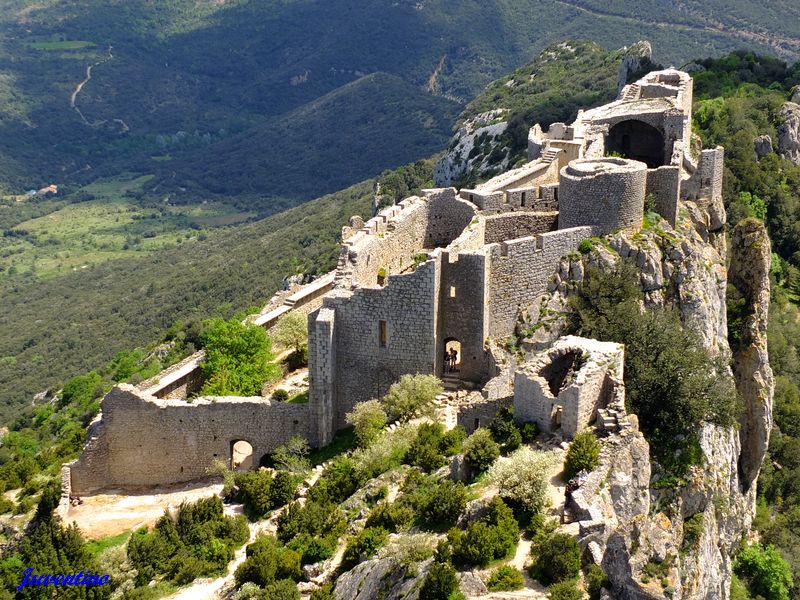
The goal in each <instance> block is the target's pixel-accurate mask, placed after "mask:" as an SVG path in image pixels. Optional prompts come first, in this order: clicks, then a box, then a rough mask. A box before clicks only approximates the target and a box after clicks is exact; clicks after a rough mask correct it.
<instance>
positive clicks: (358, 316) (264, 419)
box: [67, 69, 725, 494]
mask: <svg viewBox="0 0 800 600" xmlns="http://www.w3.org/2000/svg"><path fill="white" fill-rule="evenodd" d="M691 105H692V80H691V78H690V77H689V76H688V75H687V74H686V73H683V72H680V71H676V70H673V69H669V70H664V71H658V72H653V73H650V74H649V75H647V76H645V77H644V78H642V79H641V80H639V81H637V82H636V83H634V84H631V85H627V86H625V87H624V88H623V89H622V91H621V93H620V95H619V97H618V99H617V100H615V101H614V102H611V103H610V104H607V105H604V106H601V107H598V108H594V109H591V110H586V111H581V112H579V114H578V116H577V118H576V120H575V122H574V123H572V124H570V125H567V124H562V123H554V124H552V125H550V127H549V129H548V130H547V131H546V132H545V131H543V129H542V128H541V127H540V126H539V125H535V126H534V127H532V128H531V130H530V133H529V138H528V154H529V162H528V163H527V164H525V165H524V166H522V167H520V168H517V169H513V170H511V171H508V172H506V173H504V174H501V175H499V176H497V177H495V178H494V179H491V180H490V181H487V182H485V183H483V184H481V185H480V186H478V187H476V188H475V189H462V190H460V191H457V190H456V189H453V188H447V189H434V190H425V191H423V192H422V195H421V196H419V197H411V198H407V199H405V200H403V201H402V202H400V203H399V204H397V205H394V206H391V207H389V208H386V209H385V210H383V211H381V212H380V213H378V214H377V215H376V216H375V217H373V218H372V219H370V220H368V221H366V222H365V221H363V220H362V219H361V218H359V217H353V218H352V219H351V220H350V223H349V225H348V226H346V227H344V228H343V232H342V250H341V255H340V258H339V263H338V265H337V267H336V269H335V271H333V272H331V273H329V274H327V275H325V276H324V277H321V278H320V279H318V280H317V281H315V282H313V283H311V284H308V285H306V286H301V287H298V288H296V289H293V290H289V291H287V292H281V293H279V294H277V295H276V296H275V297H274V298H273V299H272V300H271V301H270V303H269V304H268V305H267V307H265V309H264V311H262V313H261V314H259V315H257V316H254V317H253V318H252V319H253V322H255V323H256V324H258V325H261V326H263V327H265V328H267V329H268V330H269V329H271V328H272V327H274V325H275V323H276V322H277V320H278V319H279V318H280V317H281V316H283V315H284V314H287V313H289V312H292V311H300V312H301V313H303V314H306V315H307V316H308V362H309V367H308V394H309V402H308V403H307V404H286V403H280V402H275V401H272V400H269V399H267V398H265V397H254V398H197V399H194V400H193V401H192V402H187V400H186V399H187V397H188V396H189V395H191V394H193V393H195V392H197V391H198V390H199V389H200V388H201V386H202V376H201V372H200V369H199V365H200V363H201V361H202V360H203V355H202V353H197V354H195V355H193V356H191V357H189V358H188V359H186V360H185V361H183V362H182V363H180V364H178V365H175V366H173V367H171V368H169V369H167V370H166V371H164V372H162V373H160V374H159V375H158V376H156V377H155V378H153V379H152V380H150V381H147V382H144V383H143V384H141V385H139V386H132V385H127V384H123V385H119V386H116V387H115V388H114V389H113V390H111V392H109V393H108V395H107V396H106V397H105V398H104V400H103V403H102V413H101V415H100V416H99V417H98V419H96V420H95V422H94V423H93V425H92V427H91V430H90V435H89V439H88V441H87V444H86V447H85V449H84V451H83V453H82V455H81V457H80V459H79V460H78V461H76V462H75V463H73V464H72V465H70V466H69V473H68V477H67V479H68V481H69V482H70V484H71V487H72V491H73V493H77V494H85V493H88V492H91V491H93V490H98V489H102V488H110V487H116V488H130V487H136V486H151V485H157V484H164V483H175V482H180V481H189V480H192V479H197V478H201V477H204V476H205V475H206V474H207V469H208V467H209V466H210V465H211V464H212V462H213V461H214V460H215V459H224V460H227V461H231V460H232V458H233V446H234V443H236V442H238V441H247V442H248V443H249V444H250V445H251V447H252V452H253V461H254V463H255V464H258V461H259V460H260V459H261V458H262V457H263V456H264V455H266V454H268V453H269V452H270V451H272V450H273V449H274V448H275V447H277V446H278V445H281V444H283V443H285V442H286V441H287V440H288V439H289V438H290V437H291V436H293V435H298V434H299V435H302V436H304V437H306V438H307V439H308V440H309V442H310V443H311V445H312V446H315V447H319V446H324V445H326V444H328V443H329V442H330V441H331V440H332V438H333V436H334V434H335V433H336V431H337V430H339V429H341V428H342V427H344V426H345V424H346V423H345V415H346V413H347V412H349V411H350V410H351V409H352V408H353V406H354V405H356V404H357V403H359V402H362V401H365V400H369V399H370V398H376V397H380V396H382V395H384V394H385V393H386V391H387V390H388V388H389V386H390V385H391V384H392V383H394V382H395V381H397V380H398V379H399V378H400V376H401V375H403V374H406V373H425V374H434V375H437V376H439V377H441V378H442V379H443V380H444V381H445V383H446V385H447V386H448V387H449V388H452V389H468V390H473V391H471V393H468V394H466V396H465V399H464V403H463V406H461V407H459V417H458V418H459V422H460V423H462V424H463V425H464V426H465V427H466V428H467V429H468V430H472V429H474V428H475V427H477V426H479V425H480V424H481V423H483V424H485V423H486V419H488V418H490V416H491V414H492V413H493V411H494V410H496V407H497V405H498V403H500V402H510V401H512V398H513V402H514V404H515V406H516V408H517V410H518V411H519V414H524V415H527V418H529V419H530V420H535V421H536V422H537V423H539V425H540V427H541V428H542V429H544V430H545V431H553V430H558V429H560V430H561V431H562V434H563V435H565V436H566V437H571V436H572V435H573V434H574V433H575V432H576V431H577V430H579V429H580V428H582V427H585V426H586V425H588V424H589V423H590V422H600V424H601V425H604V426H608V427H611V426H615V427H620V428H623V427H626V426H628V421H627V417H626V416H625V415H624V390H623V388H622V385H621V379H622V366H621V365H622V358H621V357H622V349H621V348H619V347H617V346H616V345H614V344H602V343H600V342H594V341H592V340H582V339H581V338H564V339H563V340H561V341H559V342H558V343H557V344H556V345H555V346H553V348H552V349H550V350H547V351H544V352H543V353H542V354H541V355H539V356H537V358H536V359H535V360H534V361H533V362H532V363H530V364H528V365H525V366H523V367H520V368H519V369H517V368H516V367H510V366H509V365H508V364H507V362H506V361H505V360H504V359H503V357H502V356H501V355H500V354H499V353H498V351H497V350H496V349H497V345H496V344H495V342H499V343H500V344H502V343H504V341H505V340H506V339H507V338H508V337H509V336H510V335H512V334H513V333H514V328H515V325H516V323H517V320H518V316H519V313H520V310H521V309H523V308H525V307H527V306H530V305H531V303H532V302H533V301H534V300H535V299H536V298H537V297H538V296H539V295H540V294H542V293H543V292H545V291H547V289H548V286H549V285H551V284H552V282H553V280H554V275H555V274H556V272H557V271H558V269H559V264H560V262H561V259H562V257H564V256H565V255H567V254H569V253H571V252H574V251H576V250H577V249H578V246H579V244H580V243H581V241H583V240H585V239H587V238H590V237H594V236H603V235H606V234H610V233H613V232H617V231H619V230H625V229H638V228H639V227H641V224H642V219H643V217H644V213H645V210H646V209H645V207H646V204H647V205H648V208H649V209H650V210H655V211H656V212H658V213H659V214H661V215H662V216H663V217H664V218H665V219H666V220H667V221H668V222H669V223H670V224H672V225H673V226H674V225H675V223H676V220H677V218H678V214H679V210H680V207H681V203H682V202H683V201H686V200H691V201H693V202H695V203H696V204H697V205H698V206H700V207H702V208H705V209H706V213H707V214H708V215H709V222H708V223H707V226H708V229H709V230H710V231H714V230H719V229H721V228H722V226H723V225H724V222H725V213H724V209H723V208H722V169H723V150H722V148H719V147H718V148H715V149H708V150H701V149H700V147H699V144H697V140H696V138H693V137H692V130H691ZM451 351H454V352H455V353H456V358H455V361H454V362H453V363H450V362H448V361H447V360H446V354H448V356H449V353H450V352H451ZM568 373H572V374H573V377H572V380H573V381H580V382H582V383H583V384H585V385H583V386H582V387H580V389H578V387H577V386H576V385H562V384H564V381H565V377H566V375H567V374H568ZM515 379H516V385H514V381H515Z"/></svg>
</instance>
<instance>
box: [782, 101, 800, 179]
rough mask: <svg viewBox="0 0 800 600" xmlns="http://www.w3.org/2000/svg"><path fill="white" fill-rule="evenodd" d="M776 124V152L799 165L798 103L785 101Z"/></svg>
mask: <svg viewBox="0 0 800 600" xmlns="http://www.w3.org/2000/svg"><path fill="white" fill-rule="evenodd" d="M780 119H781V124H780V125H778V152H779V153H780V154H781V156H783V157H784V158H786V159H788V160H790V161H792V162H793V163H794V164H796V165H800V104H796V103H794V102H786V103H785V104H784V105H783V107H782V108H781V112H780Z"/></svg>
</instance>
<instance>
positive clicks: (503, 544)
mask: <svg viewBox="0 0 800 600" xmlns="http://www.w3.org/2000/svg"><path fill="white" fill-rule="evenodd" d="M447 536H448V539H449V540H450V543H451V545H452V548H453V562H455V563H458V564H462V565H477V566H486V565H487V564H489V563H490V562H491V561H493V560H495V559H498V558H503V557H504V556H506V554H508V552H509V551H510V550H511V549H512V548H513V547H514V546H515V544H516V543H517V541H518V539H519V525H518V524H517V521H516V519H514V513H513V512H512V511H511V509H510V508H508V506H506V504H505V503H504V502H503V501H502V500H501V499H500V498H499V497H497V496H495V497H494V498H492V500H491V501H490V503H489V506H488V507H487V510H486V512H485V513H484V515H483V516H482V517H481V518H479V519H478V520H476V521H473V522H472V523H470V524H469V525H467V528H466V530H465V531H461V530H460V529H451V530H450V531H449V532H448V534H447Z"/></svg>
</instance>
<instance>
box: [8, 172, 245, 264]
mask: <svg viewBox="0 0 800 600" xmlns="http://www.w3.org/2000/svg"><path fill="white" fill-rule="evenodd" d="M151 179H152V176H151V175H145V176H141V177H132V176H125V175H123V176H120V177H117V178H113V179H106V180H102V181H98V182H95V183H92V184H91V185H88V186H86V187H84V188H83V189H82V190H80V191H79V192H76V194H73V196H72V199H75V198H77V197H85V198H92V199H91V200H86V201H83V202H71V203H70V202H69V200H70V198H69V197H68V198H67V199H66V201H67V203H65V202H63V201H62V202H54V201H53V200H52V199H49V200H42V201H40V202H42V203H43V204H45V205H46V206H42V207H41V208H42V211H43V212H45V214H42V215H38V216H33V217H32V218H27V219H25V218H24V217H22V219H23V220H20V219H13V221H19V222H18V223H17V224H16V225H14V226H13V227H10V228H8V229H6V230H5V231H4V232H3V237H0V278H2V277H8V276H11V275H14V274H30V275H31V276H35V277H36V278H49V277H53V276H57V275H60V274H63V273H65V272H68V271H77V270H79V269H86V268H88V267H90V266H92V265H96V264H100V263H104V262H107V261H113V260H118V259H121V258H127V257H132V256H137V255H142V254H146V253H150V252H154V251H158V250H161V249H163V248H165V247H175V246H180V245H181V244H183V243H185V242H188V241H191V240H193V239H198V238H200V237H205V236H206V235H207V234H208V231H207V230H208V229H211V228H215V227H223V226H228V225H235V224H237V223H241V222H244V221H246V220H247V219H249V218H250V217H252V216H254V215H253V213H247V212H241V211H238V210H237V209H235V208H233V207H231V206H228V205H225V204H221V203H202V202H198V203H197V204H187V205H171V204H170V203H169V202H168V201H164V202H161V203H159V204H147V205H143V204H142V203H140V202H138V201H137V200H136V198H133V197H130V196H127V195H126V194H135V193H137V192H140V191H141V190H142V188H143V187H144V186H145V184H147V182H148V181H150V180H151ZM79 195H82V196H79ZM36 202H37V201H36V200H32V201H30V202H29V203H28V206H26V207H25V208H30V206H31V203H36ZM48 208H51V209H52V210H48ZM3 209H4V210H5V211H10V212H13V211H14V210H18V211H21V210H22V207H21V206H15V205H5V206H4V207H3ZM34 215H37V213H34ZM6 216H10V215H6ZM13 221H12V222H13Z"/></svg>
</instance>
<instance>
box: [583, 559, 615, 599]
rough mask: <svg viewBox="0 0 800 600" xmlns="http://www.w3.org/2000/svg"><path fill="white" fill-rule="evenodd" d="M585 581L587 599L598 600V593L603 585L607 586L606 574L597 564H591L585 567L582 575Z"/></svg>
mask: <svg viewBox="0 0 800 600" xmlns="http://www.w3.org/2000/svg"><path fill="white" fill-rule="evenodd" d="M584 580H585V581H586V591H587V592H588V593H589V600H600V594H601V591H602V589H603V588H604V587H608V586H609V583H610V582H609V580H608V575H606V573H605V571H603V569H601V568H600V566H599V565H591V566H590V567H589V568H588V569H586V573H585V575H584Z"/></svg>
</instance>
